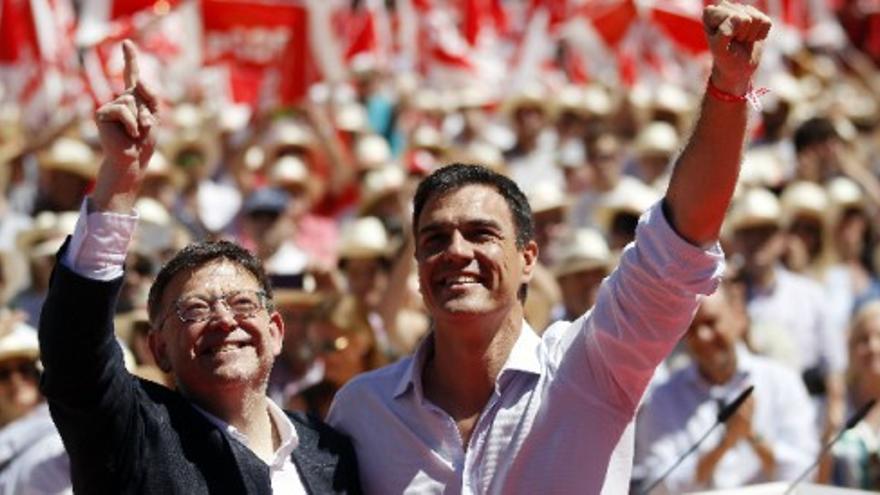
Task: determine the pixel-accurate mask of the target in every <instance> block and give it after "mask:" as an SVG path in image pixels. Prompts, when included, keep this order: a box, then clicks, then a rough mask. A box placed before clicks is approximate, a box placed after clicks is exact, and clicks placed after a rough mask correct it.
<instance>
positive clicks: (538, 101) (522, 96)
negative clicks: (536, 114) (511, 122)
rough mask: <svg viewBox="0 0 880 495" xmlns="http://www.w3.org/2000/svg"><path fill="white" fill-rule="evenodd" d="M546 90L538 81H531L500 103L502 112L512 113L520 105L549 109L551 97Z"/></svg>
mask: <svg viewBox="0 0 880 495" xmlns="http://www.w3.org/2000/svg"><path fill="white" fill-rule="evenodd" d="M547 96H548V95H547V91H546V90H545V89H544V87H543V86H542V85H540V84H538V83H531V84H527V85H525V86H523V87H522V88H520V89H519V90H517V91H515V92H514V93H513V94H511V95H510V97H508V98H507V100H505V101H504V104H503V105H502V113H506V114H512V113H513V112H515V111H516V110H518V109H519V108H522V107H526V106H528V107H537V108H541V109H543V110H549V109H550V107H551V105H552V99H550V98H548V97H547Z"/></svg>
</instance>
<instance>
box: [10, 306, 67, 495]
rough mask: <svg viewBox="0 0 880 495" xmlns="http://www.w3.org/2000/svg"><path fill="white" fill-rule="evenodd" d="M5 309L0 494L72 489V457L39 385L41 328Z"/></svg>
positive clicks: (55, 491)
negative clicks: (69, 456)
mask: <svg viewBox="0 0 880 495" xmlns="http://www.w3.org/2000/svg"><path fill="white" fill-rule="evenodd" d="M20 318H21V316H20V315H16V314H15V313H13V312H11V311H9V310H7V309H6V308H3V309H0V494H3V495H16V494H28V493H52V494H67V493H72V492H71V484H70V462H69V459H68V457H67V453H66V452H65V450H64V445H63V444H62V442H61V437H59V436H58V431H57V430H56V429H55V425H54V424H53V423H52V418H51V416H50V415H49V408H48V406H47V405H46V403H45V402H44V400H43V396H42V394H41V393H40V390H39V382H40V363H39V357H40V348H39V345H38V342H37V332H36V330H35V329H34V328H33V327H31V326H29V325H27V324H25V323H23V322H21V321H20Z"/></svg>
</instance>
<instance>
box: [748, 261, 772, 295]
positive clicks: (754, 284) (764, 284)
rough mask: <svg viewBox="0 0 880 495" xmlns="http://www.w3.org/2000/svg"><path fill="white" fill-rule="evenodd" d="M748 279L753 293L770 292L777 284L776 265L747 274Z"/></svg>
mask: <svg viewBox="0 0 880 495" xmlns="http://www.w3.org/2000/svg"><path fill="white" fill-rule="evenodd" d="M747 279H748V283H749V285H750V286H751V288H752V291H757V292H764V291H768V290H770V289H771V288H772V287H773V284H775V283H776V265H771V266H769V267H767V268H762V269H758V270H754V271H753V272H751V273H748V274H747Z"/></svg>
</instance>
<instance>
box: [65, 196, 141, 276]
mask: <svg viewBox="0 0 880 495" xmlns="http://www.w3.org/2000/svg"><path fill="white" fill-rule="evenodd" d="M137 220H138V216H137V212H135V211H132V212H131V214H128V215H126V214H121V213H112V212H102V211H92V208H91V203H90V200H89V198H86V199H85V200H84V201H83V202H82V205H81V206H80V209H79V218H78V219H77V221H76V228H75V229H74V231H73V235H72V236H71V239H70V244H69V245H68V247H67V251H66V252H65V253H64V258H63V259H62V261H61V262H62V263H64V265H65V266H67V267H68V268H70V269H71V270H73V271H74V272H75V273H76V274H78V275H81V276H83V277H86V278H90V279H93V280H104V281H107V280H113V279H115V278H119V277H121V276H122V275H123V267H124V266H125V255H126V253H128V247H129V245H130V244H131V240H132V237H133V235H134V230H135V227H137Z"/></svg>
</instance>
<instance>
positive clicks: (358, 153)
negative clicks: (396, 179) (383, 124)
mask: <svg viewBox="0 0 880 495" xmlns="http://www.w3.org/2000/svg"><path fill="white" fill-rule="evenodd" d="M354 155H355V159H356V160H357V163H358V165H359V166H360V168H361V170H373V169H376V168H379V167H382V166H384V165H387V164H388V163H389V162H390V161H391V146H389V145H388V141H386V140H385V138H383V137H382V136H379V135H377V134H367V135H364V136H361V137H360V138H358V140H357V142H356V143H355V145H354Z"/></svg>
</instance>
